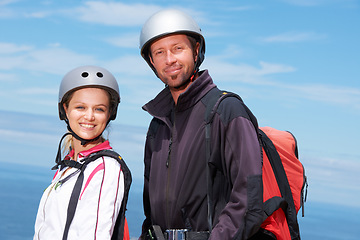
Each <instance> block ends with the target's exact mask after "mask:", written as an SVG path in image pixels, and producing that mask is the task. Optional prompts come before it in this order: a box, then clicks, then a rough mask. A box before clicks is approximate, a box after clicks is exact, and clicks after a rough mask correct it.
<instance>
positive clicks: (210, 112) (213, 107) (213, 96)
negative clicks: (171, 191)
mask: <svg viewBox="0 0 360 240" xmlns="http://www.w3.org/2000/svg"><path fill="white" fill-rule="evenodd" d="M227 97H235V98H237V99H238V100H239V102H240V103H241V105H242V106H243V107H244V109H245V111H246V113H247V114H248V117H249V120H250V121H251V122H252V124H253V126H254V129H255V131H256V132H257V133H258V130H257V129H258V123H257V120H256V118H255V116H254V115H253V114H252V112H251V111H250V109H249V108H248V107H247V106H246V105H245V104H244V102H243V100H242V99H241V97H240V96H239V95H237V94H235V93H232V92H225V91H221V90H219V89H218V88H213V89H211V90H210V91H209V92H208V93H207V94H206V95H205V97H204V101H203V102H204V104H205V105H206V109H205V148H206V159H207V162H209V160H210V157H211V136H210V134H211V123H212V121H213V119H214V116H215V113H216V111H217V109H218V107H219V105H220V103H221V101H222V100H224V99H225V98H227ZM209 168H210V167H209V166H207V167H206V169H207V170H206V174H207V191H208V194H207V202H208V228H209V231H211V229H212V227H213V222H212V220H213V219H212V218H213V214H214V213H213V212H214V203H213V200H212V198H211V196H212V195H213V192H212V178H211V170H210V169H209Z"/></svg>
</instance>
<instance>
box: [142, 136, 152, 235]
mask: <svg viewBox="0 0 360 240" xmlns="http://www.w3.org/2000/svg"><path fill="white" fill-rule="evenodd" d="M150 144H151V136H150V137H149V135H148V136H147V137H146V142H145V153H144V164H145V167H144V190H143V207H144V215H145V220H144V222H143V225H142V230H141V236H140V238H139V239H145V235H146V234H147V232H148V229H149V228H150V226H151V209H150V199H149V174H150V160H151V147H150Z"/></svg>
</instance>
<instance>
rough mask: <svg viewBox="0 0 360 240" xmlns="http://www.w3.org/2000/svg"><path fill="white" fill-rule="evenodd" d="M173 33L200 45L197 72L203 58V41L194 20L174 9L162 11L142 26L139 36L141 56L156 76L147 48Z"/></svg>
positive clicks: (196, 64) (196, 65)
mask: <svg viewBox="0 0 360 240" xmlns="http://www.w3.org/2000/svg"><path fill="white" fill-rule="evenodd" d="M174 33H183V34H185V35H189V36H192V37H194V38H195V39H196V41H197V42H199V43H200V48H199V54H198V58H197V60H196V63H195V70H196V71H197V70H198V68H199V66H200V64H201V63H202V62H203V60H204V58H205V39H204V37H203V35H202V33H201V29H200V27H199V26H198V24H197V23H196V22H195V20H194V19H193V18H192V17H190V16H189V15H187V14H185V13H184V12H182V11H179V10H175V9H167V10H162V11H159V12H157V13H155V14H154V15H152V16H151V17H150V18H149V19H148V20H147V21H146V22H145V24H144V25H143V27H142V29H141V34H140V49H141V50H140V52H141V56H142V57H143V58H144V59H145V61H146V62H147V63H148V64H149V66H150V67H151V68H152V69H153V71H154V72H155V74H156V70H155V69H154V67H153V65H152V64H151V62H150V58H149V46H150V44H151V43H152V42H153V41H155V40H157V39H158V38H161V37H163V36H166V35H170V34H174Z"/></svg>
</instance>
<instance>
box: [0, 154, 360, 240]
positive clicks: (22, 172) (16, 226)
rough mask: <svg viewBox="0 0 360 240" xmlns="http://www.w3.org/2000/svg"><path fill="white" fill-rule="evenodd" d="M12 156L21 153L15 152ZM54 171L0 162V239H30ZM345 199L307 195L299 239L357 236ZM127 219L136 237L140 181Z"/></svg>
mask: <svg viewBox="0 0 360 240" xmlns="http://www.w3.org/2000/svg"><path fill="white" fill-rule="evenodd" d="M13 157H22V156H16V154H14V155H13ZM53 174H54V172H53V171H51V170H50V169H49V168H46V167H43V166H41V167H39V166H34V165H25V164H14V163H7V162H0V240H30V239H32V238H33V234H34V222H35V217H36V212H37V207H38V204H39V201H40V197H41V195H42V192H43V191H44V189H45V188H46V187H47V186H48V184H49V183H50V181H51V179H52V176H53ZM334 194H336V192H334ZM346 201H347V199H344V205H334V204H328V203H321V202H314V201H311V196H308V199H307V202H306V203H305V208H304V211H305V217H301V210H300V211H299V214H298V219H299V225H300V231H301V239H302V240H315V239H316V240H317V239H325V240H357V239H360V236H359V235H360V234H359V231H358V229H359V227H360V220H359V216H360V207H350V206H347V205H346ZM359 203H360V201H359ZM359 206H360V204H359ZM127 219H128V223H129V230H130V236H131V238H132V239H137V238H138V236H139V234H140V230H141V224H142V221H143V219H144V216H143V210H142V183H141V182H140V181H135V182H134V183H133V185H132V189H131V192H130V196H129V202H128V211H127Z"/></svg>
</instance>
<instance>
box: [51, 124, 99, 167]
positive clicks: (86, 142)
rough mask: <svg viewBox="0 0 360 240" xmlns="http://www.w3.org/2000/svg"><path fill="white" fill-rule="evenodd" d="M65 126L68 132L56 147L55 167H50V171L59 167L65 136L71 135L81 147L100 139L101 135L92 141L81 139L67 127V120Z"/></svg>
mask: <svg viewBox="0 0 360 240" xmlns="http://www.w3.org/2000/svg"><path fill="white" fill-rule="evenodd" d="M65 122H66V124H67V129H68V131H69V132H67V133H65V134H64V135H63V136H62V137H61V139H60V142H59V147H58V152H57V154H56V158H55V164H56V165H55V166H54V167H52V168H51V169H52V170H56V169H58V167H59V165H61V142H62V141H63V140H64V138H65V137H66V136H67V135H72V136H73V137H74V138H76V139H77V140H79V141H80V143H81V145H82V146H84V145H86V144H88V143H90V142H93V141H96V140H98V139H99V138H100V137H101V134H100V135H99V136H97V137H95V138H93V139H83V138H81V137H79V136H78V135H77V134H76V133H75V132H74V131H73V130H72V129H71V128H70V125H69V122H68V121H67V120H65Z"/></svg>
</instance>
